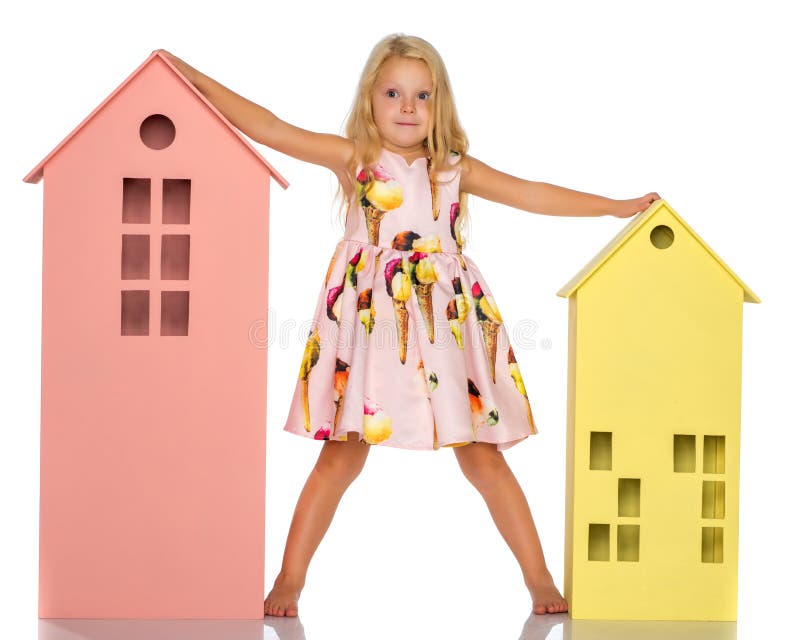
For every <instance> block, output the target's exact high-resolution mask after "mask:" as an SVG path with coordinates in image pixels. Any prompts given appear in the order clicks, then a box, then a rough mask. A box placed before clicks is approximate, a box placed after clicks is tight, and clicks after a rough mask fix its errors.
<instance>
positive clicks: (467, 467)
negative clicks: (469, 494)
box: [453, 442, 508, 488]
mask: <svg viewBox="0 0 800 640" xmlns="http://www.w3.org/2000/svg"><path fill="white" fill-rule="evenodd" d="M453 451H454V453H455V455H456V459H457V460H458V465H459V467H460V468H461V471H462V472H463V473H464V476H465V477H466V478H467V480H469V482H470V483H472V484H473V485H475V486H476V487H477V488H481V487H485V486H491V485H492V484H493V483H495V482H496V481H497V480H498V479H499V478H500V477H501V476H502V474H504V473H506V472H507V471H508V465H507V464H506V460H505V458H504V457H503V454H502V453H501V452H499V451H498V450H497V445H494V444H490V443H486V442H474V443H472V444H469V445H467V446H464V447H458V448H457V449H454V450H453Z"/></svg>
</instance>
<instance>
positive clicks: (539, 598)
mask: <svg viewBox="0 0 800 640" xmlns="http://www.w3.org/2000/svg"><path fill="white" fill-rule="evenodd" d="M528 591H530V592H531V598H532V599H533V612H534V613H561V612H563V611H566V610H567V601H566V600H565V599H564V597H563V596H562V595H561V592H560V591H559V590H558V589H557V588H556V585H555V583H554V582H553V577H552V576H551V575H550V574H549V573H546V574H545V575H544V576H542V577H540V578H539V579H538V580H536V582H535V583H534V584H533V586H531V585H529V586H528Z"/></svg>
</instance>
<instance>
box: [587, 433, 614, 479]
mask: <svg viewBox="0 0 800 640" xmlns="http://www.w3.org/2000/svg"><path fill="white" fill-rule="evenodd" d="M589 468H590V469H599V470H608V469H611V432H610V431H592V432H591V436H590V440H589Z"/></svg>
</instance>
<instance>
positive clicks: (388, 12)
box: [0, 0, 800, 640]
mask: <svg viewBox="0 0 800 640" xmlns="http://www.w3.org/2000/svg"><path fill="white" fill-rule="evenodd" d="M789 6H790V3H788V2H786V3H781V2H775V1H762V2H760V3H755V2H749V3H744V2H730V1H729V2H685V1H680V2H677V1H674V0H673V1H672V2H669V3H665V2H642V1H638V2H634V1H621V0H607V1H605V2H588V1H587V2H565V1H562V2H557V3H556V2H538V1H537V2H532V1H528V2H519V3H515V2H507V1H501V0H495V1H494V2H491V3H480V4H477V3H476V4H469V3H468V4H464V3H433V2H430V1H425V2H417V1H416V0H406V1H404V2H400V3H380V2H363V1H362V2H350V1H340V2H331V3H323V2H313V3H309V2H305V3H289V2H281V3H267V2H258V3H257V2H239V1H234V0H228V1H227V2H220V3H189V2H163V1H162V2H153V1H151V0H139V1H138V2H136V3H132V4H129V5H126V6H125V7H124V8H123V6H122V5H118V4H116V3H100V2H81V1H72V2H67V3H64V2H53V1H40V2H37V3H34V4H30V3H14V4H13V5H12V6H11V8H9V9H6V13H5V18H4V22H5V27H6V28H5V30H4V31H5V37H4V38H3V39H2V41H0V47H1V48H2V54H3V55H2V56H0V61H1V62H0V64H2V67H3V73H2V85H3V112H4V114H5V116H4V118H3V122H4V125H5V126H4V127H3V145H2V152H1V153H2V175H1V176H0V177H1V178H2V193H3V200H4V203H5V206H4V214H5V215H4V225H3V226H4V228H3V231H4V233H3V239H4V241H3V243H2V248H3V250H2V251H1V252H0V260H1V261H2V265H1V268H0V273H1V274H2V276H1V277H2V292H3V302H2V309H3V313H2V314H1V315H0V318H1V320H0V321H1V322H2V336H3V339H4V348H3V352H2V363H3V366H2V380H0V393H2V402H0V422H1V423H2V431H1V432H0V433H2V446H1V447H0V455H2V458H1V459H0V470H1V471H0V472H1V473H2V483H0V487H2V491H3V495H2V509H3V513H2V522H3V525H2V529H0V535H1V536H2V544H1V545H0V549H1V550H2V551H1V552H2V557H1V558H0V567H2V571H0V576H2V578H0V580H2V594H0V603H2V604H0V607H2V609H3V610H6V611H7V612H8V613H7V614H6V615H5V616H4V622H5V623H6V624H7V625H9V626H10V628H9V629H8V630H9V631H13V632H15V633H19V634H21V635H20V637H35V634H36V624H37V619H36V616H37V602H36V599H37V567H38V537H37V536H38V492H39V417H40V413H39V408H40V405H39V403H40V373H41V370H40V364H41V361H40V357H41V351H40V337H41V264H42V254H41V251H42V185H41V184H40V185H36V186H34V185H29V184H25V183H23V182H22V178H23V176H24V175H25V174H27V173H28V171H30V170H31V169H32V168H33V167H34V166H36V164H37V163H38V162H39V161H40V160H42V159H43V158H44V157H45V156H46V155H47V154H48V153H49V152H50V151H51V150H52V149H53V148H54V147H55V146H56V145H57V144H58V143H59V142H60V141H61V140H62V139H63V138H64V137H65V136H66V135H67V134H68V133H69V132H70V131H72V129H73V128H74V127H75V126H76V125H77V124H78V123H79V122H81V121H82V120H83V118H84V117H85V116H86V115H87V114H88V113H89V112H91V111H92V110H93V109H94V108H95V107H96V106H97V105H98V104H99V103H100V102H101V101H102V100H103V99H104V98H105V97H106V96H107V95H108V94H109V93H110V92H111V91H112V90H114V89H115V88H116V87H117V86H118V85H119V83H120V82H122V81H123V80H124V79H125V78H126V77H127V76H128V74H129V73H130V72H131V71H133V69H135V68H136V67H137V66H138V65H139V64H141V62H142V61H143V60H144V59H145V58H146V57H147V56H148V55H149V54H150V52H151V51H152V50H153V49H155V48H159V47H163V48H166V49H168V50H170V51H171V52H173V53H174V54H176V55H178V56H179V57H182V58H183V59H185V60H186V61H187V62H189V63H190V64H192V65H193V66H195V67H196V68H197V69H199V70H201V71H203V72H204V73H206V74H208V75H210V76H211V77H213V78H215V79H217V80H218V81H220V82H222V83H223V84H225V85H226V86H228V87H229V88H231V89H233V90H234V91H236V92H237V93H240V94H241V95H244V96H246V97H248V98H250V99H251V100H254V101H255V102H258V103H259V104H262V105H264V106H265V107H267V108H268V109H270V110H272V111H273V112H274V113H275V114H276V115H278V116H279V117H281V118H283V119H285V120H287V121H289V122H291V123H292V124H295V125H297V126H301V127H304V128H307V129H311V130H314V131H324V132H332V133H340V132H341V128H342V125H343V122H344V119H345V116H346V113H347V110H348V109H349V107H350V104H351V101H352V98H353V92H354V90H355V87H356V82H357V79H358V76H359V73H360V71H361V68H362V66H363V64H364V62H365V61H366V58H367V55H368V53H369V51H370V49H371V48H372V46H373V45H374V44H375V43H376V42H377V41H378V40H379V39H380V38H381V37H383V36H384V35H386V34H388V33H392V32H403V33H408V34H413V35H418V36H420V37H423V38H425V39H426V40H428V41H429V42H431V43H432V44H433V45H434V46H435V47H436V48H437V49H438V51H439V52H440V54H441V55H442V57H443V59H444V61H445V64H446V65H447V68H448V71H449V74H450V79H451V82H452V86H453V89H454V91H455V96H456V102H457V106H458V111H459V116H460V119H461V122H462V124H463V126H464V127H465V129H466V131H467V134H468V136H469V139H470V143H471V144H470V151H469V152H470V154H471V155H473V156H475V157H477V158H479V159H481V160H482V161H484V162H486V163H488V164H490V165H491V166H494V167H495V168H497V169H500V170H502V171H505V172H507V173H511V174H513V175H516V176H519V177H522V178H526V179H530V180H536V181H543V182H551V183H554V184H558V185H561V186H565V187H569V188H572V189H577V190H580V191H587V192H591V193H598V194H602V195H605V196H608V197H612V198H633V197H637V196H640V195H643V194H645V193H647V192H649V191H657V192H658V193H659V194H660V195H661V196H662V197H663V198H664V199H666V200H667V202H668V203H669V204H670V205H671V206H672V207H673V208H674V209H675V210H676V211H677V212H678V213H679V214H680V215H681V216H682V217H683V218H684V219H685V220H686V221H687V222H688V223H689V224H690V225H691V226H692V227H693V228H694V229H695V231H696V232H697V233H698V234H699V235H700V236H701V237H702V238H703V239H704V240H705V241H706V242H707V243H708V244H709V246H711V247H712V248H713V249H714V251H715V252H716V253H717V254H718V255H719V256H720V257H722V259H723V260H724V261H725V262H726V263H727V264H728V265H729V266H730V267H731V269H732V270H733V271H734V272H735V273H737V275H738V276H739V277H740V278H741V279H742V280H743V281H744V282H745V283H747V285H748V286H749V287H750V288H751V289H752V290H753V291H754V292H755V293H756V294H757V295H758V296H759V297H760V298H761V299H762V304H760V305H751V304H747V305H745V308H744V346H743V381H742V382H743V386H742V390H743V391H742V440H741V442H742V451H741V502H740V527H741V528H740V560H739V562H740V564H739V568H740V580H739V623H738V637H739V638H754V637H766V631H767V630H768V629H770V628H774V629H778V628H780V627H781V626H782V625H784V624H785V621H782V620H781V618H783V617H784V616H785V615H786V614H787V613H788V612H789V611H792V609H789V607H793V606H794V602H793V601H791V600H790V599H789V593H790V592H791V591H793V592H794V593H795V594H796V593H797V587H796V574H797V570H798V566H797V563H796V556H797V546H796V534H797V529H796V527H795V526H794V525H793V524H792V523H793V522H794V521H795V520H794V518H793V517H792V516H793V511H794V504H795V502H796V492H797V487H798V482H797V477H796V475H794V474H793V473H792V472H793V471H794V470H795V464H796V459H797V450H796V445H797V444H798V436H797V429H798V426H800V425H798V422H800V421H798V416H797V410H796V402H795V400H796V396H797V386H798V382H800V379H799V377H798V375H797V369H796V363H797V360H798V356H799V355H800V353H798V348H797V342H796V329H797V320H798V314H797V311H798V305H797V301H796V291H797V280H796V275H797V266H796V262H795V261H794V260H790V256H793V255H795V253H796V236H795V233H796V231H797V229H798V225H797V216H798V214H799V213H800V211H798V202H797V197H796V189H797V185H798V168H800V167H798V161H797V146H798V143H800V135H798V113H800V103H799V102H798V98H797V95H798V94H797V89H798V87H797V84H798V82H797V60H798V59H800V57H799V55H798V54H799V53H800V52H799V51H798V49H799V48H800V47H798V44H797V41H798V40H797V36H796V28H797V22H796V20H794V19H790V13H789ZM255 146H256V148H257V149H258V150H259V151H260V152H261V153H263V155H264V156H265V158H267V160H268V161H269V162H271V163H272V164H273V165H274V166H275V167H276V168H277V169H278V170H279V171H280V172H281V173H282V174H283V175H284V176H285V177H286V178H287V179H288V180H289V182H290V183H291V186H290V188H289V190H287V191H283V190H282V189H281V188H280V187H279V186H278V185H277V184H276V183H273V198H272V203H271V216H270V234H271V254H270V263H271V269H270V282H269V287H270V289H269V293H270V296H269V297H270V299H269V310H265V316H264V317H265V318H266V317H267V314H269V322H270V323H272V328H273V331H272V332H271V333H272V342H271V343H270V346H269V381H268V424H267V430H268V431H267V478H266V482H267V505H266V514H267V515H266V517H267V539H266V554H267V567H266V569H267V575H266V577H265V580H266V584H265V594H266V592H267V591H268V589H269V588H270V587H271V585H272V580H273V578H274V576H275V574H276V573H277V571H278V570H279V568H280V564H281V556H282V553H283V544H284V541H285V537H286V533H287V531H288V527H289V523H290V521H291V517H292V512H293V509H294V505H295V501H296V499H297V496H298V494H299V491H300V489H301V488H302V486H303V484H304V482H305V479H306V477H307V475H308V472H309V471H310V469H311V468H312V466H313V464H314V462H315V460H316V457H317V455H318V451H319V448H320V445H321V443H319V442H316V441H312V440H307V439H303V438H300V437H297V436H295V435H292V434H288V433H286V432H283V431H282V426H283V421H284V420H285V417H286V415H287V412H288V409H289V403H290V400H291V393H292V391H293V388H294V384H295V381H296V377H297V372H298V369H299V365H300V359H301V355H302V351H303V344H304V338H305V333H304V332H303V330H302V329H301V328H300V327H299V325H301V324H302V323H304V322H305V323H307V321H308V320H309V318H310V315H311V313H312V312H313V308H314V303H315V299H314V296H315V294H316V292H317V291H318V288H319V285H320V283H321V280H320V279H321V278H322V277H323V276H324V273H325V270H326V268H327V265H328V260H329V258H330V254H331V251H332V249H333V246H334V243H335V240H336V239H337V238H338V237H340V236H341V228H339V227H338V226H337V223H336V221H335V211H334V206H333V202H332V198H333V195H334V192H335V188H336V182H335V178H334V177H333V175H332V174H331V173H330V172H329V171H327V170H326V169H323V168H321V167H318V166H315V165H309V164H304V163H302V162H300V161H297V160H295V159H293V158H291V157H288V156H284V155H282V154H280V153H278V152H276V151H273V150H272V149H269V148H267V147H264V146H261V145H257V144H255ZM471 216H472V230H473V231H472V239H471V243H470V244H469V245H468V247H467V249H466V250H467V252H468V254H469V255H470V256H472V258H473V259H474V260H475V261H476V263H477V264H478V265H479V266H480V268H481V270H482V272H483V273H484V275H485V276H486V278H487V281H488V282H489V283H491V285H492V288H493V291H494V294H495V298H496V300H497V302H498V304H499V307H500V310H501V312H502V314H503V317H504V320H505V322H506V325H507V327H508V329H509V331H510V336H511V340H512V343H513V344H514V345H515V353H516V355H517V358H518V360H519V363H520V367H521V369H522V373H523V376H524V378H525V382H526V386H527V389H528V393H529V396H530V398H531V402H532V405H533V410H534V416H535V418H536V421H537V425H538V426H539V429H540V433H539V435H537V436H534V437H533V438H529V439H528V440H526V441H524V442H523V443H521V444H519V445H517V446H515V447H514V448H512V449H511V450H509V451H507V452H506V453H505V455H506V459H507V460H508V462H509V464H510V466H511V467H512V469H513V470H514V471H515V473H516V475H517V478H518V480H519V482H520V484H521V485H522V487H523V489H524V490H525V492H526V495H527V497H528V500H529V503H530V505H531V508H532V511H533V515H534V519H535V521H536V524H537V527H538V530H539V533H540V536H541V538H542V542H543V545H544V549H545V554H546V558H547V562H548V565H549V568H550V570H551V572H552V573H553V576H554V577H555V579H556V583H557V584H558V586H559V587H562V586H563V556H564V474H565V424H566V355H567V301H566V300H565V299H563V298H560V297H557V296H556V294H555V292H556V291H557V290H558V289H559V288H560V287H561V286H562V285H563V284H564V283H566V282H567V281H568V280H569V279H570V278H571V277H572V276H573V275H574V274H575V273H576V272H577V271H578V270H579V269H580V268H581V267H582V266H583V265H584V264H585V263H586V262H587V261H588V260H589V259H590V258H591V257H592V256H594V255H595V253H596V252H597V251H598V250H599V249H600V248H601V247H602V246H604V245H605V244H606V242H607V241H608V240H609V239H610V238H611V237H613V236H614V235H615V234H616V232H617V231H618V230H619V229H620V228H621V227H622V226H623V225H625V224H626V223H627V220H620V219H616V218H612V217H609V216H604V217H600V218H581V217H553V216H545V215H536V214H531V213H528V212H524V211H520V210H515V209H511V208H508V207H504V206H501V205H497V204H494V203H491V202H488V201H485V200H479V199H476V198H473V199H472V200H471ZM298 246H302V247H303V251H304V254H305V255H307V256H313V258H312V259H310V260H308V262H307V263H306V264H302V263H298V262H297V261H296V260H293V259H292V260H291V265H292V268H291V277H287V273H288V271H287V269H286V268H285V266H284V265H285V264H286V262H285V260H287V259H291V256H292V255H295V254H294V252H295V250H296V248H297V247H298ZM304 326H307V325H304ZM306 333H307V330H306ZM279 336H282V338H281V339H280V340H279V339H278V337H279ZM653 339H655V340H658V339H659V336H653ZM529 610H530V600H529V596H528V593H527V591H526V589H525V587H524V585H523V583H522V579H521V573H520V572H519V568H518V565H517V564H516V561H515V559H514V557H513V556H512V554H511V552H510V551H509V549H508V547H506V546H505V543H504V542H503V540H502V538H501V537H500V535H499V534H498V532H497V530H496V529H495V528H494V525H493V523H492V521H491V518H490V516H489V513H488V510H487V509H486V507H485V505H484V503H483V501H482V499H481V498H480V496H479V494H478V493H477V492H476V491H475V490H474V489H473V488H472V487H471V486H470V485H469V484H468V483H467V481H466V480H465V479H464V477H463V476H462V475H461V473H460V471H459V469H458V466H457V463H456V460H455V457H454V455H453V453H452V452H451V451H450V450H447V449H444V450H439V451H436V452H433V451H431V452H414V451H406V450H399V449H390V448H387V447H373V448H372V451H371V453H370V455H369V457H368V459H367V464H366V467H365V470H364V472H363V473H362V475H361V476H360V477H359V478H358V479H357V480H356V482H355V483H354V484H353V485H352V486H351V488H350V489H349V490H348V492H347V493H346V494H345V496H344V498H343V500H342V503H341V505H340V507H339V510H338V512H337V514H336V516H335V518H334V521H333V524H332V526H331V529H330V530H329V533H328V535H327V536H326V537H325V539H324V540H323V542H322V544H321V545H320V547H319V549H318V551H317V553H316V555H315V557H314V559H313V560H312V564H311V567H310V571H309V575H308V581H307V585H306V588H305V591H304V592H303V595H302V597H301V599H300V613H301V619H302V621H303V624H304V625H305V632H306V634H307V637H308V638H310V639H311V640H318V639H319V638H337V639H338V638H345V637H348V638H367V637H369V638H374V637H380V638H405V637H411V636H412V635H413V637H419V638H434V637H435V638H439V637H446V638H455V637H458V638H498V639H505V638H518V637H519V636H520V633H521V629H522V626H523V624H524V622H525V620H526V618H527V617H528V613H529ZM267 623H269V620H267ZM790 624H791V623H790ZM789 628H791V626H790V627H789ZM268 631H269V630H268V629H265V633H266V635H267V637H270V636H269V633H268ZM561 632H562V630H561V629H555V630H554V632H553V633H552V634H551V635H550V637H551V638H558V637H561V636H560V634H561ZM575 637H577V634H576V636H575Z"/></svg>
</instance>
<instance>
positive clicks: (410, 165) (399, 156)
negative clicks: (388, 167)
mask: <svg viewBox="0 0 800 640" xmlns="http://www.w3.org/2000/svg"><path fill="white" fill-rule="evenodd" d="M381 148H382V149H383V150H384V151H385V152H386V153H388V154H391V155H393V156H396V157H397V158H399V159H400V160H402V161H403V164H404V165H406V167H408V168H409V169H411V168H412V167H413V166H414V165H415V164H417V162H419V161H420V160H424V161H425V163H426V164H427V162H428V160H430V158H428V157H427V156H420V157H419V158H414V159H413V160H412V161H411V164H408V160H406V159H405V158H404V157H403V156H402V155H400V154H399V153H397V152H395V151H391V150H389V149H387V148H386V147H381Z"/></svg>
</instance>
